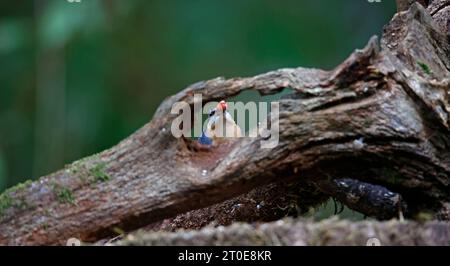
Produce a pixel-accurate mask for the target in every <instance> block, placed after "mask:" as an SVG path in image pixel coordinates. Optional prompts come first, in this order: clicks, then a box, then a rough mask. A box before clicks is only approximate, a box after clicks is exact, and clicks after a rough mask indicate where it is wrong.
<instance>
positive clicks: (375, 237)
mask: <svg viewBox="0 0 450 266" xmlns="http://www.w3.org/2000/svg"><path fill="white" fill-rule="evenodd" d="M109 245H119V246H158V245H170V246H172V245H180V246H181V245H185V246H200V245H208V246H232V245H239V246H256V245H258V246H260V245H268V246H274V245H275V246H306V245H308V246H340V245H343V246H366V245H382V246H415V245H421V246H424V245H427V246H436V245H450V225H449V224H448V223H445V222H437V221H434V222H427V223H425V224H420V223H417V222H412V221H409V222H399V221H398V220H391V221H385V222H378V221H362V222H351V221H347V220H339V219H337V218H331V219H327V220H323V221H320V222H315V221H311V220H304V219H295V220H294V219H283V220H279V221H276V222H272V223H264V224H259V225H250V224H246V223H235V224H233V225H231V226H227V227H218V228H217V227H215V228H214V227H205V228H203V229H201V230H199V231H192V230H185V231H178V232H176V233H172V232H142V231H139V232H136V233H133V234H130V235H128V236H126V237H125V238H124V239H122V240H120V241H117V242H114V243H109Z"/></svg>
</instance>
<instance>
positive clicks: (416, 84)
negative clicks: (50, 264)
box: [0, 1, 450, 245]
mask: <svg viewBox="0 0 450 266" xmlns="http://www.w3.org/2000/svg"><path fill="white" fill-rule="evenodd" d="M441 2H442V1H441ZM444 2H445V4H446V5H445V6H444V7H441V8H440V9H438V11H435V13H434V14H435V15H436V18H435V20H433V17H431V16H430V14H429V12H428V11H427V10H426V9H425V8H424V7H423V6H422V5H419V4H417V3H413V4H412V5H411V7H410V8H409V9H408V10H407V11H404V12H400V13H397V14H396V15H395V16H394V18H393V19H392V21H391V22H390V23H389V24H388V25H387V26H386V27H385V29H384V33H383V38H382V40H381V47H379V45H378V40H377V38H376V37H373V38H372V39H371V40H370V41H369V43H368V44H367V46H366V47H365V48H364V49H362V50H357V51H355V52H354V53H353V54H352V55H351V56H350V57H349V58H348V59H347V60H345V61H344V62H343V63H342V64H341V65H339V66H338V67H336V68H335V69H334V70H332V71H324V70H319V69H306V68H294V69H280V70H277V71H273V72H269V73H266V74H262V75H258V76H255V77H249V78H232V79H224V78H216V79H213V80H209V81H202V82H199V83H196V84H193V85H191V86H189V87H188V88H186V89H185V90H183V91H181V92H180V93H178V94H176V95H174V96H172V97H169V98H167V99H166V100H165V101H164V102H163V103H162V104H161V105H160V107H159V108H158V110H157V112H156V113H155V115H154V117H153V119H152V120H151V122H150V123H148V124H147V125H145V126H144V127H142V128H141V129H139V130H138V131H137V132H136V133H134V134H133V135H131V136H130V137H128V138H127V139H125V140H123V141H122V142H120V143H119V144H118V145H116V146H115V147H112V148H111V149H108V150H106V151H104V152H102V153H100V154H97V155H93V156H91V157H88V158H85V159H82V160H80V161H77V162H75V163H73V164H71V165H68V166H67V167H66V168H65V169H62V170H60V171H58V172H56V173H53V174H50V175H48V176H45V177H42V178H41V179H40V180H38V181H36V182H33V183H29V184H25V185H23V186H20V187H18V188H14V189H11V190H8V191H6V192H5V193H4V194H2V196H1V198H0V213H1V214H2V215H1V218H0V244H20V245H25V244H31V245H40V244H64V243H65V241H66V240H67V239H69V238H71V237H77V238H79V239H82V240H83V241H96V240H98V239H101V238H103V237H108V236H111V235H113V234H114V233H113V232H114V228H120V229H121V230H125V231H128V230H134V229H137V228H140V227H142V226H145V225H148V224H150V223H153V222H157V221H161V220H162V219H165V218H169V217H173V216H175V215H177V214H180V213H185V212H187V211H191V210H194V209H199V208H203V207H207V206H211V205H213V204H216V203H220V202H223V201H224V200H227V199H230V198H233V197H236V196H239V195H242V194H245V193H248V192H249V191H251V190H252V189H256V188H258V187H264V186H268V185H270V184H272V183H278V184H281V183H285V182H294V183H296V182H301V183H302V184H305V187H308V186H310V187H312V188H314V190H319V191H320V192H321V193H322V195H325V196H326V197H328V196H333V197H336V198H338V199H339V200H341V201H342V202H344V203H345V204H346V205H347V206H349V207H350V208H353V209H355V210H358V211H361V212H363V213H365V214H367V215H370V216H374V217H377V218H380V219H386V218H391V217H395V216H398V215H405V216H406V217H411V218H414V217H415V216H416V215H419V214H420V213H422V212H429V213H431V215H433V216H434V217H436V218H440V219H449V216H450V215H449V209H450V207H449V202H450V190H449V184H450V134H449V133H450V128H449V123H450V114H449V113H450V102H449V99H450V79H449V77H450V75H449V71H450V58H449V54H450V45H449V42H448V35H447V34H448V33H447V32H446V31H445V28H442V27H440V26H439V25H441V24H439V23H437V22H436V21H440V19H445V20H446V19H448V18H442V17H441V15H442V14H441V13H442V11H443V10H444V9H446V8H447V7H448V3H449V1H444ZM432 3H434V1H433V2H432ZM431 6H432V5H430V7H431ZM430 7H428V8H430ZM428 10H430V9H428ZM443 15H445V13H443ZM284 88H292V89H293V93H291V94H290V95H288V96H287V97H285V98H283V99H281V100H280V101H279V103H280V116H279V119H278V122H279V125H280V136H279V138H280V141H279V144H278V145H277V146H276V147H275V148H273V149H261V148H260V141H261V140H262V139H261V138H260V137H258V138H239V139H236V140H234V141H229V142H225V143H223V144H221V145H220V146H218V147H215V148H213V149H202V148H201V147H199V146H198V145H197V143H196V141H195V140H193V139H188V138H179V139H176V138H174V137H173V136H172V135H171V133H170V127H171V123H172V121H173V119H174V118H175V117H176V115H174V114H171V112H170V111H171V107H172V105H173V104H174V103H176V102H178V101H186V102H188V103H189V104H190V105H191V106H193V104H194V101H193V97H192V96H193V94H194V93H201V94H202V96H203V100H204V101H205V102H208V101H213V100H222V99H227V98H228V97H231V96H234V95H237V94H239V93H240V92H242V91H244V90H256V91H258V92H259V93H260V94H262V95H267V94H275V93H277V92H280V91H281V90H283V89H284ZM326 197H325V198H326ZM323 198H324V197H323V196H322V197H318V200H317V201H314V202H313V203H311V204H312V205H313V204H317V203H318V202H320V201H323Z"/></svg>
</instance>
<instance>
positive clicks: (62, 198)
mask: <svg viewBox="0 0 450 266" xmlns="http://www.w3.org/2000/svg"><path fill="white" fill-rule="evenodd" d="M53 191H54V192H55V195H56V198H57V199H58V201H59V202H60V203H70V204H74V202H75V198H74V197H73V193H72V190H70V188H67V187H63V186H60V185H56V184H55V185H54V186H53Z"/></svg>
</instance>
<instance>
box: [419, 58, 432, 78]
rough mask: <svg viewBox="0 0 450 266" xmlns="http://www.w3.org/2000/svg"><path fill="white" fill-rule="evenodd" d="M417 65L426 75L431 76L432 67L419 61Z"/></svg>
mask: <svg viewBox="0 0 450 266" xmlns="http://www.w3.org/2000/svg"><path fill="white" fill-rule="evenodd" d="M417 64H418V65H419V66H420V68H421V69H422V71H423V72H424V73H425V74H427V75H430V74H431V69H430V67H429V66H428V65H427V64H425V63H423V62H420V61H417Z"/></svg>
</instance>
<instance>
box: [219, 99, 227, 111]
mask: <svg viewBox="0 0 450 266" xmlns="http://www.w3.org/2000/svg"><path fill="white" fill-rule="evenodd" d="M217 108H218V109H219V110H222V111H223V112H225V111H226V110H227V108H228V105H227V103H226V102H225V101H220V102H219V104H218V105H217Z"/></svg>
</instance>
